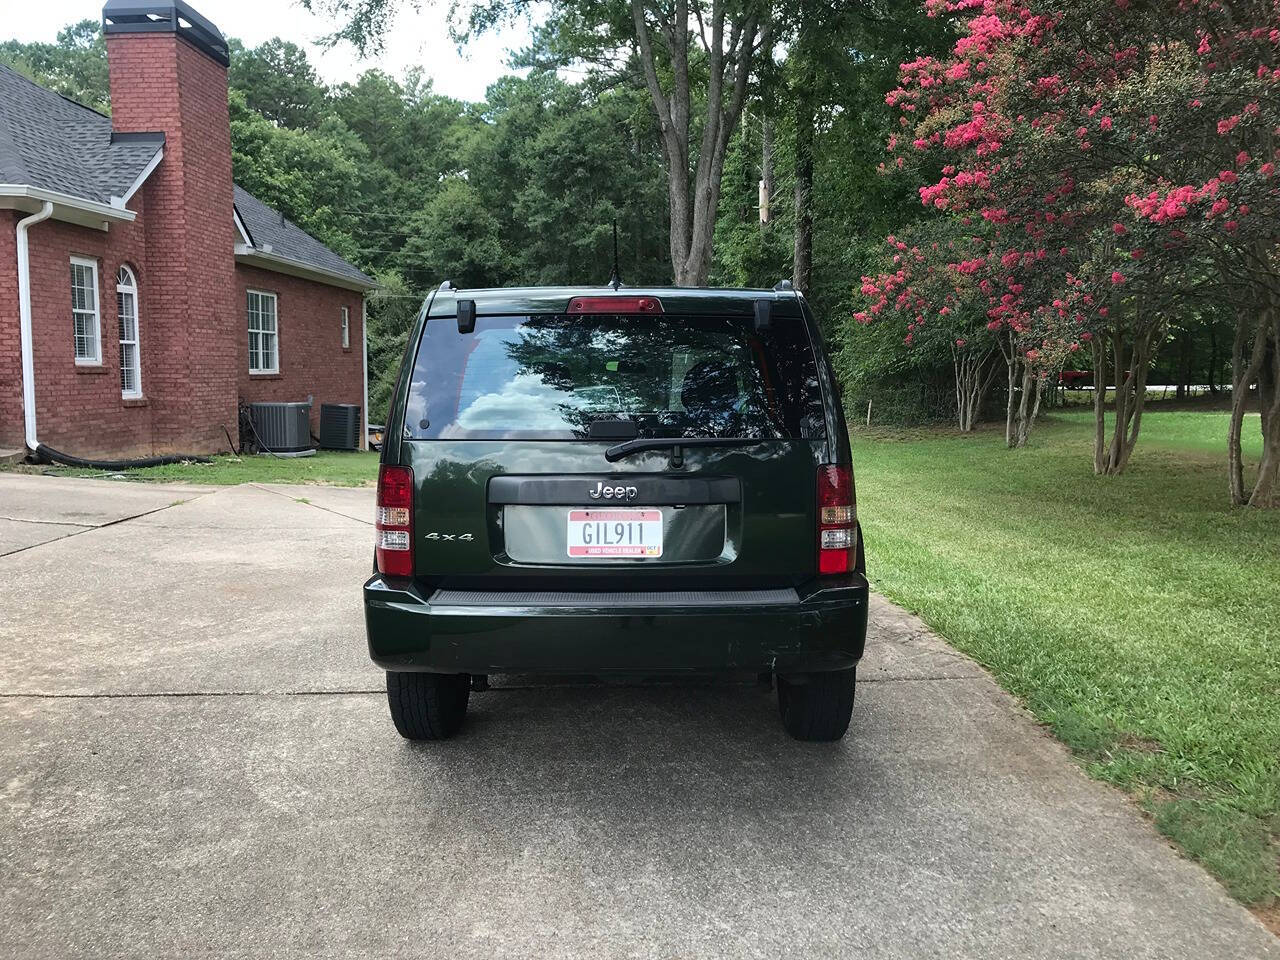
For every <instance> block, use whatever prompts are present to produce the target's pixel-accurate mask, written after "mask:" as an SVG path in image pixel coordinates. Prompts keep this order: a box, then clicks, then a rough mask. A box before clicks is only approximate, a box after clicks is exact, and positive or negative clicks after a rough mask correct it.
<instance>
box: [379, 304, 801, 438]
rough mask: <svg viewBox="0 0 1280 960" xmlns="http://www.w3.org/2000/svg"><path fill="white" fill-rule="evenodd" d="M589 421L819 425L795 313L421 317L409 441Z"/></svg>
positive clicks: (666, 430)
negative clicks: (765, 324) (461, 320)
mask: <svg viewBox="0 0 1280 960" xmlns="http://www.w3.org/2000/svg"><path fill="white" fill-rule="evenodd" d="M597 420H629V421H632V422H634V423H635V424H636V427H637V430H638V432H639V436H641V437H673V438H676V437H679V438H693V437H717V438H723V437H732V438H743V439H752V440H754V439H817V438H821V437H822V436H823V429H824V425H823V413H822V400H821V393H820V391H819V388H818V375H817V367H816V364H815V361H814V355H813V349H812V347H811V346H810V344H809V340H808V336H807V334H806V332H805V328H804V326H803V324H802V323H801V322H800V321H799V320H795V319H791V320H787V319H778V320H775V322H774V323H773V326H772V329H770V330H768V331H766V332H765V333H763V334H757V333H756V331H755V329H754V325H753V323H752V320H751V318H743V317H676V316H660V317H653V316H643V317H630V316H592V317H583V316H575V317H565V316H534V317H525V316H520V317H480V318H478V320H477V323H476V329H475V332H474V333H470V334H460V333H458V327H457V323H456V322H455V321H454V320H453V319H452V318H442V319H437V320H431V321H428V323H427V327H426V332H425V333H424V335H423V338H422V343H421V346H420V347H419V349H418V356H417V359H416V361H415V363H414V369H413V377H412V380H411V382H410V391H409V406H408V410H407V415H406V417H405V427H406V430H407V432H408V434H409V436H410V437H411V438H412V439H417V440H433V439H474V440H498V439H540V440H574V439H582V438H585V437H586V436H587V431H588V429H589V428H590V425H591V424H592V423H593V422H594V421H597Z"/></svg>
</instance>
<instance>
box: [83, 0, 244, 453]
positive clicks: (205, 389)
mask: <svg viewBox="0 0 1280 960" xmlns="http://www.w3.org/2000/svg"><path fill="white" fill-rule="evenodd" d="M102 29H103V33H104V34H105V36H106V42H107V63H108V69H109V74H110V82H111V127H112V131H113V133H114V134H130V133H163V134H164V137H165V144H164V159H163V160H162V161H161V163H160V165H159V166H158V167H157V168H156V170H155V172H154V173H152V175H151V176H150V178H149V179H148V180H147V182H146V184H145V186H144V187H143V189H142V190H141V191H139V193H138V194H136V195H135V201H131V203H130V206H131V207H135V209H136V210H137V212H138V213H139V222H140V224H141V225H142V229H143V230H144V231H145V236H146V250H147V254H146V261H147V262H146V263H143V264H139V266H140V267H141V276H140V277H139V283H140V284H141V285H142V288H143V289H142V292H141V296H140V298H139V299H140V300H141V302H142V303H143V304H144V305H145V306H144V311H145V315H144V317H143V318H142V322H143V324H144V325H146V326H147V327H149V329H150V335H149V336H148V341H149V342H150V343H151V344H153V345H161V349H163V351H164V357H163V371H164V373H163V375H160V376H152V377H151V378H150V382H149V383H148V387H147V391H148V398H149V399H150V400H151V401H152V408H153V409H152V413H153V424H154V429H155V435H156V438H157V445H158V446H163V445H164V443H165V439H164V438H166V437H187V438H190V437H192V436H195V437H198V438H199V439H198V440H197V442H198V443H200V444H201V445H203V446H204V447H205V448H206V449H219V448H222V447H225V446H226V442H225V439H224V435H223V428H224V427H226V428H227V429H229V430H230V431H232V434H233V435H234V433H235V431H236V429H237V426H236V425H237V412H236V398H237V394H238V383H239V380H238V376H239V372H240V370H239V363H238V357H239V348H240V347H241V343H240V341H241V340H243V339H245V338H246V337H247V334H246V333H245V329H244V324H245V319H244V312H245V311H244V304H243V303H239V298H238V296H237V293H236V290H237V287H236V275H235V226H234V220H233V217H232V210H233V204H234V200H233V194H232V183H231V121H230V117H229V114H228V108H227V67H228V65H229V63H230V56H229V53H230V51H229V50H228V48H227V42H226V39H225V38H224V37H223V36H222V32H221V31H220V30H219V29H218V28H217V27H216V26H214V25H213V24H212V23H211V22H210V21H209V20H207V19H205V18H204V17H203V16H201V15H200V14H199V13H197V12H196V11H195V10H194V9H192V7H190V6H189V5H188V4H187V3H186V2H184V0H107V4H106V6H105V7H104V8H103V10H102ZM135 203H136V206H135ZM246 349H247V348H246ZM155 350H156V346H153V347H152V351H153V356H154V351H155ZM157 359H159V358H157ZM157 394H160V396H157ZM188 445H189V444H188Z"/></svg>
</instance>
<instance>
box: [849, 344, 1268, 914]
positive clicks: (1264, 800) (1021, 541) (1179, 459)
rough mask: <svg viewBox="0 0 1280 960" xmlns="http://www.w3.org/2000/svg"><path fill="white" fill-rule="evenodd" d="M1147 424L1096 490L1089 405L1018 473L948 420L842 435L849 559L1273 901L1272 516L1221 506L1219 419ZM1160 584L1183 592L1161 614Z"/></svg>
mask: <svg viewBox="0 0 1280 960" xmlns="http://www.w3.org/2000/svg"><path fill="white" fill-rule="evenodd" d="M873 329H874V328H873ZM855 413H856V412H855ZM855 419H856V416H855ZM1147 420H1148V422H1147V426H1146V428H1145V430H1144V443H1145V444H1146V448H1147V452H1146V456H1145V457H1143V458H1142V459H1141V460H1135V461H1134V463H1133V464H1132V466H1131V467H1130V469H1129V470H1128V471H1127V472H1126V473H1125V474H1124V475H1123V476H1119V477H1115V478H1112V479H1111V480H1110V481H1108V482H1107V483H1104V484H1100V483H1098V482H1097V481H1096V480H1095V479H1094V477H1093V476H1092V474H1091V473H1090V471H1089V469H1088V468H1087V466H1085V464H1084V462H1083V461H1084V458H1085V457H1086V456H1087V454H1088V451H1089V449H1090V446H1091V444H1092V438H1091V433H1092V418H1091V416H1090V415H1089V414H1088V413H1087V412H1079V413H1072V414H1066V415H1062V414H1058V415H1055V416H1052V417H1050V418H1048V419H1046V421H1045V422H1044V423H1042V424H1041V426H1040V427H1039V428H1038V429H1039V431H1040V432H1039V434H1038V437H1039V439H1038V442H1037V443H1036V444H1035V445H1034V446H1033V447H1031V448H1029V449H1028V450H1026V451H1024V452H1023V453H1022V454H1020V455H1019V457H1018V463H1017V465H1016V466H1011V465H1010V463H1009V461H1008V458H1007V456H1005V455H1004V454H1003V451H1002V450H1001V449H1000V448H999V445H998V444H994V443H975V442H974V441H973V440H972V439H971V438H968V437H964V436H961V435H959V434H957V433H955V432H954V431H914V432H912V433H911V434H909V435H907V436H898V437H894V436H885V435H883V434H867V433H860V434H857V435H855V438H854V441H855V442H854V455H855V459H856V461H857V467H858V477H857V479H858V516H859V519H860V520H861V522H862V524H863V527H864V530H865V533H866V545H867V568H868V569H869V570H870V571H871V576H872V578H873V580H874V581H875V585H876V587H877V589H879V590H882V591H884V592H885V593H886V594H887V595H888V596H889V597H891V598H892V599H893V600H895V601H897V602H899V603H902V604H905V605H906V606H907V607H909V608H910V609H913V610H915V611H917V612H919V613H920V614H921V616H922V617H923V618H924V619H925V620H926V621H927V622H928V623H929V624H930V625H931V626H933V627H935V628H936V629H938V630H939V631H941V632H942V633H943V635H945V636H946V637H947V639H948V640H949V641H950V642H951V643H953V644H955V645H956V646H957V647H959V648H960V649H961V650H963V651H964V652H965V653H967V654H969V655H970V656H973V657H975V658H976V659H977V660H978V661H979V662H980V663H982V664H983V665H984V666H986V667H987V668H988V669H989V670H991V672H992V673H993V674H994V675H995V677H996V678H997V680H999V682H1000V683H1001V685H1002V686H1004V687H1005V688H1006V689H1007V690H1009V691H1010V692H1012V693H1014V694H1016V695H1017V696H1018V697H1019V698H1020V699H1021V700H1022V701H1023V702H1024V703H1026V704H1027V706H1028V707H1029V708H1030V709H1031V711H1032V712H1033V713H1034V714H1035V715H1036V717H1037V718H1038V719H1040V720H1041V721H1042V722H1044V723H1046V724H1047V725H1049V726H1050V727H1051V728H1052V729H1053V731H1054V732H1055V733H1056V734H1057V735H1058V736H1059V737H1061V738H1062V740H1063V741H1064V742H1065V743H1066V744H1067V745H1068V746H1069V747H1071V748H1072V749H1073V750H1074V751H1075V752H1076V754H1077V756H1078V757H1079V758H1080V759H1081V762H1082V763H1084V764H1085V766H1086V768H1087V769H1088V770H1089V772H1090V773H1091V774H1093V775H1094V776H1096V777H1099V778H1101V779H1103V780H1106V781H1108V782H1110V783H1113V784H1115V785H1116V786H1118V787H1120V788H1122V789H1124V790H1127V791H1129V792H1131V793H1132V794H1133V795H1134V796H1136V797H1137V798H1139V799H1140V800H1141V802H1142V803H1143V804H1144V805H1145V806H1146V807H1147V808H1148V809H1149V810H1150V811H1151V812H1152V813H1153V814H1154V815H1155V817H1156V823H1157V825H1158V826H1159V828H1160V829H1161V830H1162V831H1164V832H1165V833H1166V834H1167V835H1168V836H1169V837H1170V839H1172V840H1173V841H1174V842H1175V843H1176V844H1178V845H1179V846H1180V847H1181V848H1182V849H1183V850H1184V851H1186V852H1187V853H1188V854H1189V855H1190V856H1192V857H1194V858H1196V859H1197V860H1199V861H1200V862H1202V863H1203V864H1204V865H1205V866H1206V867H1207V868H1208V869H1209V870H1210V871H1211V872H1213V873H1214V874H1215V875H1216V876H1217V877H1218V878H1219V879H1221V880H1222V882H1223V883H1224V884H1225V885H1226V886H1227V888H1228V889H1229V890H1230V891H1231V892H1232V893H1233V894H1234V895H1235V896H1237V897H1239V898H1240V899H1242V900H1244V901H1245V902H1246V903H1254V904H1257V905H1259V906H1264V907H1265V906H1266V905H1267V904H1274V903H1275V902H1276V898H1277V897H1278V896H1280V874H1278V873H1277V867H1278V866H1280V864H1278V863H1277V860H1276V856H1275V851H1276V844H1277V843H1280V698H1277V697H1276V696H1275V694H1274V691H1275V690H1276V689H1277V687H1278V686H1280V629H1278V627H1277V619H1276V616H1275V603H1276V601H1275V596H1276V594H1275V584H1276V583H1277V582H1280V550H1277V549H1276V545H1277V543H1280V515H1277V514H1276V513H1275V512H1273V511H1272V512H1262V511H1233V510H1231V509H1230V507H1229V506H1228V505H1227V504H1226V503H1225V502H1224V501H1223V498H1222V479H1221V467H1220V460H1221V448H1222V438H1223V436H1224V435H1225V434H1226V431H1227V426H1228V420H1229V415H1228V414H1227V413H1225V412H1218V413H1202V412H1186V411H1182V412H1177V413H1165V412H1157V408H1155V407H1154V406H1153V409H1152V411H1151V412H1150V413H1149V414H1148V418H1147ZM1257 425H1258V418H1257V416H1256V415H1253V416H1251V417H1250V422H1249V424H1248V426H1249V429H1248V431H1247V439H1246V444H1245V457H1246V461H1247V463H1248V468H1249V469H1250V471H1252V470H1253V469H1254V468H1256V466H1257V464H1258V461H1259V457H1260V453H1261V438H1260V436H1259V431H1258V427H1257ZM908 440H909V442H904V441H908ZM921 504H928V505H929V508H928V509H921ZM1011 558H1016V562H1012V561H1011ZM1171 584H1194V585H1195V602H1194V603H1190V604H1173V605H1171V602H1170V596H1171V594H1170V585H1171Z"/></svg>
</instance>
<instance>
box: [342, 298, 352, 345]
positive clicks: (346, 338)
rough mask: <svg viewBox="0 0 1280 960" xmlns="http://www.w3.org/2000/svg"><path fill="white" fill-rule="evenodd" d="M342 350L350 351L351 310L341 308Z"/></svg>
mask: <svg viewBox="0 0 1280 960" xmlns="http://www.w3.org/2000/svg"><path fill="white" fill-rule="evenodd" d="M342 349H343V350H350V349H351V308H350V307H343V308H342Z"/></svg>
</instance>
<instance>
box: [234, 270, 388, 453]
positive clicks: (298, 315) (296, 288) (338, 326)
mask: <svg viewBox="0 0 1280 960" xmlns="http://www.w3.org/2000/svg"><path fill="white" fill-rule="evenodd" d="M236 289H237V291H238V296H239V304H240V333H239V341H238V343H239V353H240V360H239V364H240V396H241V397H243V398H244V399H245V400H246V401H248V402H250V403H253V402H255V401H259V402H268V401H269V402H280V403H290V402H301V401H303V400H306V399H307V396H308V395H310V396H312V397H313V398H314V403H313V404H312V407H311V429H312V431H314V432H316V433H318V432H319V430H320V426H319V424H320V404H322V403H354V404H355V405H356V406H358V407H361V408H363V407H364V353H363V348H364V344H363V336H364V329H363V327H362V326H361V323H362V315H361V303H362V297H361V295H360V294H359V293H356V292H354V291H351V290H341V289H339V288H337V287H329V286H325V285H324V284H320V283H313V282H311V281H310V280H303V279H301V278H299V277H290V276H286V275H285V274H282V273H272V272H271V271H268V270H259V269H257V268H255V267H246V266H237V267H236ZM249 290H257V291H261V292H264V293H274V294H275V295H276V328H277V330H278V332H279V338H280V339H279V352H280V373H279V374H250V373H249V333H248V311H247V302H246V295H247V293H248V291H249ZM344 306H345V307H347V308H348V309H349V310H350V311H351V347H350V348H349V349H347V350H343V349H342V317H341V308H342V307H344ZM361 416H362V417H363V412H362V414H361Z"/></svg>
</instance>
